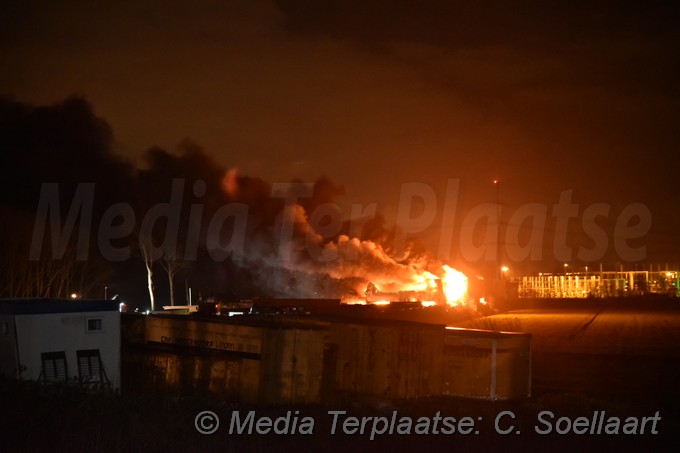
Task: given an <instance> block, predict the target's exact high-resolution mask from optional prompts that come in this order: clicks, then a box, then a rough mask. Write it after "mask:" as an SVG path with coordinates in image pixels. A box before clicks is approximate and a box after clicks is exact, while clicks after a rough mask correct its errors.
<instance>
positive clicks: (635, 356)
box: [0, 301, 680, 452]
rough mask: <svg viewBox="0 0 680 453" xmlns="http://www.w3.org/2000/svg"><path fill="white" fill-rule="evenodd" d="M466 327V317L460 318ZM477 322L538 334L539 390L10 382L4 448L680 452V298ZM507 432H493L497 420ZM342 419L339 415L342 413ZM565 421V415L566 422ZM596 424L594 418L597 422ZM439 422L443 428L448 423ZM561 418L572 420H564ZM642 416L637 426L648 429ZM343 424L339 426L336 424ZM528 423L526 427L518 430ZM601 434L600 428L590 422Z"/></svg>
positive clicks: (4, 393) (552, 307)
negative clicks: (226, 391)
mask: <svg viewBox="0 0 680 453" xmlns="http://www.w3.org/2000/svg"><path fill="white" fill-rule="evenodd" d="M461 325H462V323H461ZM467 325H468V326H469V327H475V328H493V329H499V330H522V331H525V332H530V333H532V334H533V396H532V397H531V398H530V399H527V400H523V401H513V402H490V401H470V400H461V399H445V398H439V399H434V400H429V401H419V402H411V401H409V402H404V403H401V402H390V403H386V402H378V401H357V400H356V399H352V400H350V399H340V400H338V401H335V402H328V403H326V404H324V405H322V406H313V407H293V408H290V407H248V406H245V405H237V404H235V403H228V402H223V401H216V400H215V399H214V398H210V397H207V396H206V397H200V396H196V397H192V398H190V399H179V400H178V399H173V400H165V401H162V400H157V399H152V398H132V397H127V396H125V395H123V396H119V395H114V394H97V395H88V394H85V393H84V392H82V391H80V390H79V389H77V388H63V387H42V386H37V385H35V384H30V383H15V382H2V383H1V386H2V388H1V394H0V398H1V401H2V403H1V405H2V411H1V413H2V415H0V451H78V452H79V451H159V452H160V451H162V452H175V451H230V452H231V451H234V452H237V451H257V452H268V451H342V452H347V451H350V452H364V451H366V452H368V451H371V452H375V451H390V450H391V451H394V452H398V451H424V450H428V449H429V450H431V451H495V450H499V451H603V450H605V451H606V450H610V451H614V450H617V451H678V448H679V447H680V404H678V403H679V402H680V390H679V388H680V303H679V304H678V305H677V306H676V305H675V304H672V303H671V304H669V303H661V302H658V301H636V302H630V301H627V302H625V303H615V302H607V303H583V302H581V303H577V304H569V305H560V304H558V303H555V302H551V303H546V304H544V305H543V308H535V307H534V308H519V307H518V308H517V309H516V310H512V311H508V312H507V313H503V314H497V315H494V316H491V317H487V318H483V319H478V320H473V321H469V322H467ZM204 410H212V411H214V412H215V413H216V414H217V415H219V416H220V418H221V424H220V427H219V429H218V430H217V432H216V433H215V434H212V435H200V434H198V433H197V431H196V429H195V427H194V419H195V417H196V414H198V413H199V412H201V411H204ZM234 410H238V411H240V414H242V415H241V418H242V419H243V418H244V417H245V415H246V414H247V412H248V411H249V410H255V412H256V416H257V417H262V416H268V417H271V418H272V419H275V418H277V417H282V416H285V415H286V414H287V411H289V410H292V411H293V414H294V411H296V410H297V411H299V414H298V419H302V417H305V416H307V417H311V418H312V419H313V420H314V430H313V431H314V434H311V435H299V434H297V435H284V434H281V435H276V434H272V433H270V434H266V435H265V434H256V433H253V434H250V435H249V434H245V433H243V434H231V435H230V434H229V421H230V417H231V414H232V411H234ZM332 410H345V411H347V414H346V416H354V417H358V418H361V417H386V418H387V419H389V418H391V417H392V415H393V413H394V411H397V416H396V417H397V419H398V420H400V419H401V418H402V417H409V418H410V419H412V420H413V426H415V425H416V423H417V421H418V418H419V417H427V418H428V419H430V420H432V419H433V417H434V416H435V414H436V413H437V412H438V411H439V412H440V413H441V416H442V417H445V416H448V417H453V418H455V419H456V422H457V421H459V420H460V419H461V418H463V417H471V418H472V419H473V420H474V421H473V422H474V430H473V431H471V432H470V434H461V433H459V432H456V433H453V434H448V435H447V434H442V433H439V434H435V433H433V432H432V431H433V430H432V425H430V431H429V433H428V434H415V429H413V428H412V430H411V434H410V435H398V434H397V433H396V432H393V434H391V435H390V434H387V433H386V434H378V435H376V436H375V439H374V440H370V426H372V425H371V424H370V422H369V423H368V424H367V425H366V426H367V428H366V433H365V434H354V435H347V434H340V433H336V434H334V435H332V434H330V432H331V428H332V426H331V422H332V416H331V415H329V414H328V411H332ZM503 411H511V412H512V413H513V414H514V415H515V418H514V419H511V418H510V417H509V416H506V417H504V418H503V419H502V420H501V422H500V425H499V428H500V430H504V429H506V428H508V427H510V426H511V425H512V426H514V428H513V429H512V430H510V429H508V431H509V432H510V434H507V435H506V434H501V433H499V432H497V431H496V428H495V423H494V422H495V419H496V417H497V416H498V415H499V414H501V413H502V412H503ZM541 411H551V412H552V413H554V415H555V418H554V419H553V420H552V423H553V425H554V424H555V422H556V421H557V419H558V418H559V417H562V416H566V417H569V418H570V419H571V420H572V421H573V420H575V419H576V418H578V417H585V418H586V419H588V420H591V419H592V418H593V414H594V412H595V411H605V413H606V417H612V416H615V417H619V418H620V419H621V420H622V425H621V426H623V422H624V421H625V420H626V419H627V418H628V417H637V418H638V420H640V421H641V420H642V418H643V417H652V416H654V415H655V414H656V412H657V411H658V412H659V421H658V423H657V424H656V425H655V426H654V429H655V430H656V432H657V434H654V433H653V432H652V431H653V430H652V422H651V419H650V420H648V421H647V422H646V425H645V433H644V434H629V435H626V434H622V433H621V431H622V430H621V429H620V430H619V434H605V433H604V430H602V431H601V434H597V433H593V434H591V430H590V428H588V429H587V430H586V433H585V434H573V433H570V434H563V435H560V434H557V433H556V432H555V431H556V426H553V433H551V434H546V435H540V434H538V433H537V432H536V429H535V428H536V427H538V428H539V429H547V426H546V425H545V424H541V423H539V422H538V419H537V417H538V415H539V414H540V413H541ZM341 420H342V418H341ZM564 423H566V421H565V422H564ZM588 423H590V422H588ZM439 426H440V429H441V425H439ZM561 426H562V427H565V426H566V425H564V424H562V425H561ZM639 428H640V426H639V424H638V431H639ZM338 431H341V429H339V428H338ZM517 431H519V434H517ZM476 432H478V434H476ZM593 432H596V429H594V430H593Z"/></svg>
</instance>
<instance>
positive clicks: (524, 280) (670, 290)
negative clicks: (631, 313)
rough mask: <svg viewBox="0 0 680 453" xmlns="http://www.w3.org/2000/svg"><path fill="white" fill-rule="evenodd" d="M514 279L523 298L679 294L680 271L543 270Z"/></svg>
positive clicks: (514, 284)
mask: <svg viewBox="0 0 680 453" xmlns="http://www.w3.org/2000/svg"><path fill="white" fill-rule="evenodd" d="M510 283H511V284H512V286H513V287H514V288H516V291H517V292H516V296H517V297H520V298H583V297H598V298H605V297H626V296H644V295H664V296H670V297H677V296H678V286H679V285H680V273H679V272H678V271H670V270H663V271H662V270H656V271H652V270H649V271H640V270H636V271H623V270H621V271H599V272H590V273H588V272H587V271H585V272H565V273H563V274H546V273H541V274H538V275H535V276H525V277H518V278H516V279H513V280H512V281H511V282H510Z"/></svg>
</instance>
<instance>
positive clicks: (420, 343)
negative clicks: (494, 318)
mask: <svg viewBox="0 0 680 453" xmlns="http://www.w3.org/2000/svg"><path fill="white" fill-rule="evenodd" d="M327 302H330V301H327ZM298 305H299V304H298ZM423 310H427V308H423ZM361 312H362V311H361V310H360V311H356V312H355V311H353V313H361ZM298 313H299V312H298ZM123 358H124V363H123V370H124V372H123V375H124V382H123V389H124V391H128V392H132V393H137V392H139V393H154V394H158V395H165V396H180V395H183V394H196V393H207V394H213V395H219V396H221V397H225V398H228V399H231V400H237V401H244V402H251V403H261V404H310V403H319V402H323V401H329V400H333V399H334V398H339V397H345V396H348V397H368V398H376V399H380V400H389V401H393V400H406V399H420V398H431V397H451V396H454V397H469V398H484V399H492V400H496V399H516V398H524V397H528V396H530V394H531V336H530V335H529V334H522V333H500V332H487V331H478V330H465V329H447V328H446V327H445V326H444V325H442V324H428V323H418V322H410V321H403V320H389V319H381V318H373V317H365V316H364V317H362V316H322V315H309V314H295V315H246V316H231V317H230V316H225V315H222V316H217V315H201V314H191V315H178V314H150V315H139V314H127V315H124V316H123Z"/></svg>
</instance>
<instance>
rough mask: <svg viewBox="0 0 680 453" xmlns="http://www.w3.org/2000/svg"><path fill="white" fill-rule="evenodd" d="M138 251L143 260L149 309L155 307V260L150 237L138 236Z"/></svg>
mask: <svg viewBox="0 0 680 453" xmlns="http://www.w3.org/2000/svg"><path fill="white" fill-rule="evenodd" d="M139 251H140V252H141V254H142V259H143V260H144V266H145V267H146V282H147V288H148V290H149V302H150V303H151V311H154V310H155V309H156V300H155V297H154V286H153V263H154V261H155V256H154V249H153V243H152V241H151V238H150V237H149V238H147V237H144V236H141V235H140V237H139Z"/></svg>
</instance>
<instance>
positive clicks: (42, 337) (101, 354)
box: [0, 299, 120, 389]
mask: <svg viewBox="0 0 680 453" xmlns="http://www.w3.org/2000/svg"><path fill="white" fill-rule="evenodd" d="M0 375H4V376H6V377H9V378H18V379H26V380H34V381H44V382H74V383H81V384H83V385H88V386H96V387H110V388H113V389H117V388H119V386H120V312H119V303H118V302H117V301H113V300H61V299H11V300H10V299H3V300H0Z"/></svg>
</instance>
